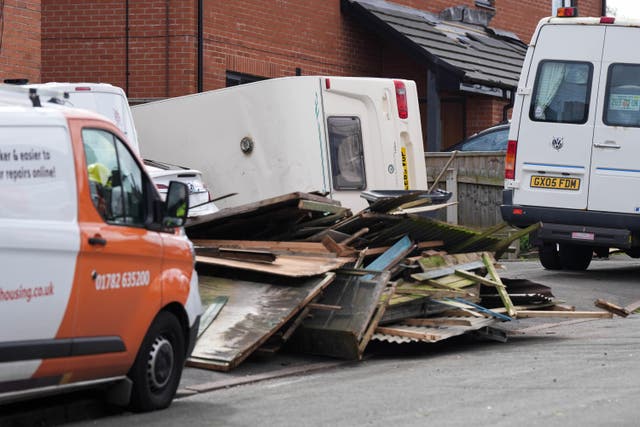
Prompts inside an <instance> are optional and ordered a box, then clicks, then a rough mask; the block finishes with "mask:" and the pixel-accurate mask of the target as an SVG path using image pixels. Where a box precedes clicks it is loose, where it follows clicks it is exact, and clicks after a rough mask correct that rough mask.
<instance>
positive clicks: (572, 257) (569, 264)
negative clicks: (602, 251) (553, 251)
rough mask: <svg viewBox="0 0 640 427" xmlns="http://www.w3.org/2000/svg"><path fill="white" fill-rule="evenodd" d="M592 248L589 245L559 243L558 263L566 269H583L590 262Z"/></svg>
mask: <svg viewBox="0 0 640 427" xmlns="http://www.w3.org/2000/svg"><path fill="white" fill-rule="evenodd" d="M592 257H593V248H592V247H591V246H582V245H572V244H562V245H560V263H561V264H562V267H563V268H565V269H567V270H574V271H584V270H586V269H587V267H589V264H591V258H592Z"/></svg>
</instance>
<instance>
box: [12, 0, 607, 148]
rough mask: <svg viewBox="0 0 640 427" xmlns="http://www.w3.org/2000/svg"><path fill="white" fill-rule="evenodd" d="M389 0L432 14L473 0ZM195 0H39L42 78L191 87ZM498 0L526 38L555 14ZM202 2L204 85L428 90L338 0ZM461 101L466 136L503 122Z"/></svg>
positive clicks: (587, 2)
mask: <svg viewBox="0 0 640 427" xmlns="http://www.w3.org/2000/svg"><path fill="white" fill-rule="evenodd" d="M393 1H394V2H395V3H397V4H402V5H406V6H410V7H415V8H420V9H423V10H427V11H430V12H433V13H438V12H440V11H441V10H443V9H445V8H447V7H451V6H453V5H464V6H471V7H475V4H476V1H475V0H456V1H452V0H393ZM9 3H10V2H8V3H7V4H9ZM25 3H29V2H21V3H20V4H25ZM127 3H128V4H129V10H128V14H127V10H126V4H127ZM197 4H198V0H191V1H184V0H146V1H142V0H129V1H128V2H127V1H126V0H102V1H81V0H42V9H43V23H42V31H43V38H42V40H43V49H42V55H43V61H42V65H43V71H42V81H52V80H58V81H63V80H66V81H81V80H85V81H100V82H107V83H112V84H115V85H118V86H121V87H123V88H125V90H127V92H128V95H129V97H130V98H155V97H170V96H177V95H183V94H187V93H194V92H196V90H197V73H198V69H197V43H198V40H197ZM494 5H495V17H494V18H493V20H492V21H491V23H490V25H491V26H494V27H497V28H500V29H503V30H508V31H512V32H514V33H516V34H517V35H518V36H519V37H520V38H521V40H523V41H524V42H528V41H529V39H530V37H531V34H532V33H533V31H534V29H535V26H536V24H537V22H538V21H539V19H540V18H542V17H544V16H548V15H550V13H551V0H495V2H494ZM204 6H205V11H204V15H203V23H204V34H203V41H204V67H203V77H204V78H203V88H204V90H209V89H217V88H221V87H224V86H225V77H226V72H227V71H233V72H237V73H243V74H249V75H255V76H259V77H269V78H270V77H282V76H291V75H294V74H295V73H296V69H297V68H299V69H300V70H301V72H302V74H303V75H313V74H325V75H361V76H396V77H402V78H409V79H413V80H416V81H417V83H418V88H419V93H420V94H421V96H424V94H425V93H426V87H425V77H426V70H425V69H424V67H421V66H418V65H417V64H415V63H413V62H412V61H411V59H410V58H408V57H406V56H405V55H403V54H401V53H400V52H398V50H397V49H396V48H395V47H394V46H387V45H385V43H384V42H383V41H382V40H380V39H379V38H378V37H377V36H375V35H374V34H372V33H371V32H370V31H368V30H366V29H364V28H363V27H362V25H360V24H359V23H357V22H354V21H353V20H352V19H351V18H350V17H348V16H344V15H342V14H341V12H340V0H324V1H317V0H270V1H268V2H266V1H263V0H244V1H239V0H227V1H224V2H223V1H204ZM578 6H579V8H580V14H581V15H582V16H587V15H596V16H597V15H599V14H600V8H601V0H578ZM485 10H487V9H485ZM127 15H128V19H129V31H128V33H127V31H126V22H127ZM127 69H128V74H127ZM467 98H468V100H469V102H468V103H467V104H466V105H467V123H466V130H467V135H469V134H471V133H474V132H477V131H478V130H481V129H483V128H486V127H488V126H490V125H492V124H494V123H496V122H498V121H500V120H501V118H502V107H503V106H504V102H503V101H500V100H496V99H493V98H484V97H479V96H475V95H470V96H468V97H467ZM423 107H424V105H423ZM424 111H425V110H424V108H423V117H425V114H424ZM423 121H425V122H426V120H423ZM449 142H450V141H449Z"/></svg>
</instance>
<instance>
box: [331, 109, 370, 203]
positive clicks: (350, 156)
mask: <svg viewBox="0 0 640 427" xmlns="http://www.w3.org/2000/svg"><path fill="white" fill-rule="evenodd" d="M327 128H328V129H329V147H330V148H329V149H330V152H331V175H332V178H333V188H335V189H336V190H364V189H365V188H366V186H367V182H366V179H365V175H364V151H363V149H362V131H361V128H360V119H359V118H357V117H329V118H328V119H327Z"/></svg>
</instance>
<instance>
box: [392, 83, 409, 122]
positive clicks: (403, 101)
mask: <svg viewBox="0 0 640 427" xmlns="http://www.w3.org/2000/svg"><path fill="white" fill-rule="evenodd" d="M393 84H394V86H395V87H396V103H397V104H398V117H400V118H401V119H406V118H407V117H409V107H408V106H407V88H406V87H405V86H404V82H402V81H400V80H394V81H393Z"/></svg>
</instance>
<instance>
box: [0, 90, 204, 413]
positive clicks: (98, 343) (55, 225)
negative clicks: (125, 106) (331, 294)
mask: <svg viewBox="0 0 640 427" xmlns="http://www.w3.org/2000/svg"><path fill="white" fill-rule="evenodd" d="M11 89H13V91H9V92H11V93H15V87H13V88H11ZM0 92H3V88H1V87H0ZM23 96H24V97H25V98H26V96H27V95H26V91H25V92H24V94H23ZM36 97H37V95H36ZM34 99H35V98H34ZM34 104H36V103H35V102H34ZM37 104H41V102H40V101H38V102H37ZM0 200H2V203H0V236H1V237H0V271H2V280H0V325H2V327H0V403H4V402H10V401H14V400H18V399H25V398H27V397H30V396H36V395H42V394H50V393H59V392H62V391H70V390H75V389H78V388H83V387H99V386H100V387H107V386H108V388H109V389H110V390H111V392H110V394H111V397H112V398H113V399H114V401H116V402H118V403H121V404H129V405H130V407H131V408H132V409H134V410H140V411H144V410H152V409H160V408H165V407H167V406H168V405H169V404H170V403H171V401H172V399H173V397H174V395H175V393H176V389H177V387H178V384H179V381H180V376H181V373H182V369H183V366H184V362H185V360H186V358H187V357H189V355H190V354H191V351H192V349H193V346H194V345H195V338H196V332H197V330H198V325H199V321H200V320H199V319H200V315H201V312H202V307H201V301H200V295H199V293H198V275H197V274H196V272H195V270H194V252H193V246H192V245H191V242H190V241H189V240H188V239H187V237H186V236H185V235H184V231H183V230H182V228H181V226H182V225H183V224H184V222H185V221H186V216H187V213H188V206H187V200H188V190H187V187H186V185H185V184H183V183H179V182H172V183H171V185H170V188H169V189H168V195H167V198H166V201H162V200H161V199H160V196H159V195H158V192H157V191H156V189H155V188H154V185H153V182H152V180H151V178H150V177H149V176H148V175H147V173H146V171H145V168H144V166H143V164H142V162H140V160H139V159H138V157H137V155H136V153H134V152H133V150H131V148H130V147H129V146H128V144H127V142H126V138H125V137H124V135H123V134H122V132H121V131H120V130H119V129H118V128H117V127H116V126H115V125H114V124H113V123H112V122H110V121H108V120H106V119H105V118H104V117H103V116H101V115H98V114H96V113H93V112H89V111H86V110H81V109H72V108H66V107H57V106H48V107H47V108H37V107H36V106H35V105H34V106H30V105H28V104H27V105H1V106H0ZM1 411H2V409H1V408H0V412H1Z"/></svg>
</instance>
